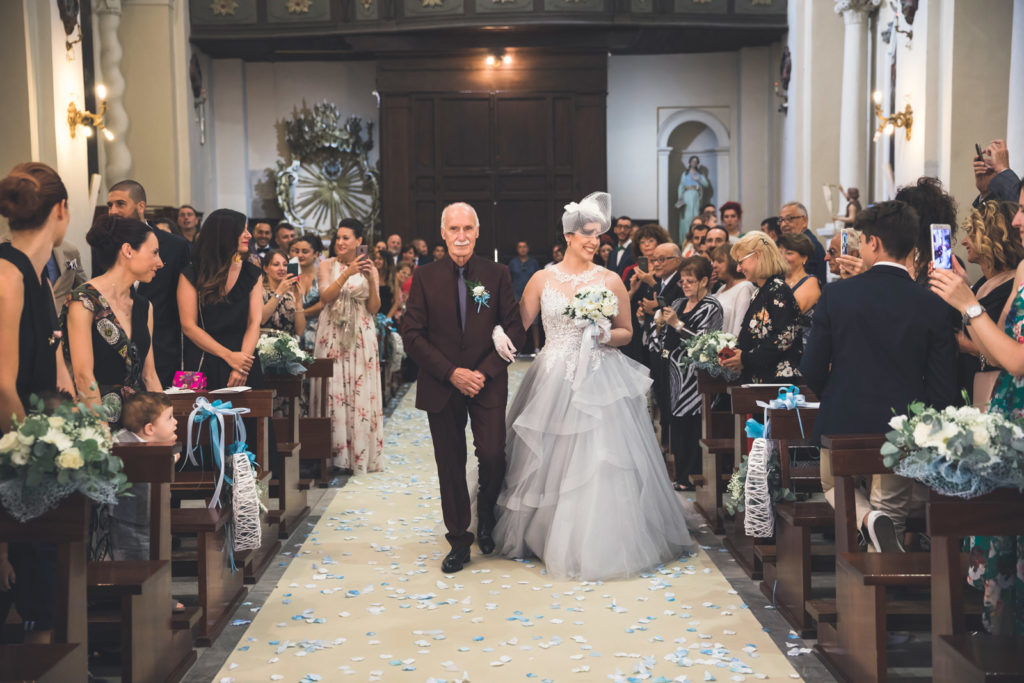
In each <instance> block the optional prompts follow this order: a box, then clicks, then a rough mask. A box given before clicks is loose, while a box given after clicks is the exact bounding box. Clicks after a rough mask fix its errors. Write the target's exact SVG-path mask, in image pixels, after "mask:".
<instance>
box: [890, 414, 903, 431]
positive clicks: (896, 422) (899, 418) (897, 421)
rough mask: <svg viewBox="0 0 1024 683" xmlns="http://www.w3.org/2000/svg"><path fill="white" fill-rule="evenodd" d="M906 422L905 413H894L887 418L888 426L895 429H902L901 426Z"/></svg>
mask: <svg viewBox="0 0 1024 683" xmlns="http://www.w3.org/2000/svg"><path fill="white" fill-rule="evenodd" d="M906 424H907V416H906V415H896V416H895V417H893V418H892V419H891V420H889V426H890V427H892V428H893V429H895V430H897V431H899V430H901V429H903V427H904V426H905V425H906Z"/></svg>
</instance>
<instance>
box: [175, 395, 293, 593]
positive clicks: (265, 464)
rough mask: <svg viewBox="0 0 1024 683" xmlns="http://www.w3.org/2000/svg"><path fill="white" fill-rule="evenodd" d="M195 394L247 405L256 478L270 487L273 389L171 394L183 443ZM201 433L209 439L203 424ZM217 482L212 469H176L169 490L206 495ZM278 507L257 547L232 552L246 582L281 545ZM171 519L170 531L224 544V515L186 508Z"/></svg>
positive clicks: (213, 544)
mask: <svg viewBox="0 0 1024 683" xmlns="http://www.w3.org/2000/svg"><path fill="white" fill-rule="evenodd" d="M197 395H203V396H206V398H207V399H208V400H209V401H210V402H213V401H214V400H216V399H221V400H222V401H230V402H231V405H232V406H234V407H236V408H238V407H246V408H249V409H250V412H249V414H248V415H246V416H245V418H253V419H255V420H256V421H257V429H256V435H255V439H254V438H253V435H252V434H248V435H247V437H248V439H249V441H250V443H249V446H250V448H251V450H252V452H253V453H254V454H255V455H256V463H257V465H258V467H257V470H258V471H257V475H256V476H257V478H258V480H259V481H261V482H263V486H264V490H266V491H269V489H270V480H271V478H272V473H271V471H270V466H269V454H268V432H269V430H268V424H269V420H270V418H271V416H272V414H273V395H274V392H273V391H270V390H267V389H261V390H249V391H243V392H238V393H229V394H210V393H202V394H194V393H190V394H172V395H171V403H172V405H173V408H174V416H175V417H176V418H177V419H178V439H179V440H180V441H182V443H185V442H187V439H188V436H187V430H188V417H189V415H190V414H191V412H192V407H193V404H194V403H195V400H196V397H197ZM232 424H233V423H231V420H225V428H226V429H227V430H229V434H231V433H233V431H232V430H233V426H232ZM193 431H194V430H193ZM202 435H203V438H204V439H208V438H209V429H208V428H204V429H203V430H202ZM216 483H217V479H216V473H215V472H213V471H212V470H204V471H186V472H180V471H179V472H177V473H176V474H175V480H174V483H173V484H172V485H171V491H172V492H173V493H174V494H175V495H176V496H180V497H192V498H203V499H206V498H208V496H209V495H210V494H211V493H212V492H213V490H214V489H215V487H216ZM263 502H264V505H267V507H268V508H269V504H268V503H269V501H268V499H267V498H264V500H263ZM280 508H281V506H280V504H279V505H278V509H277V510H270V511H269V512H268V513H267V514H266V515H264V516H263V517H262V522H263V529H262V536H263V543H262V545H261V546H260V547H259V548H258V549H257V550H247V551H244V552H242V553H236V554H235V563H236V566H239V567H243V568H244V573H245V582H246V583H256V581H258V580H259V577H260V576H262V575H263V572H264V571H266V568H267V567H268V566H269V565H270V562H271V560H273V558H274V555H275V554H276V553H277V551H278V550H280V548H281V543H280V541H278V540H277V539H278V536H279V535H280V527H281V518H282V517H283V514H284V513H283V511H282V510H281V509H280ZM171 520H172V531H173V533H176V534H177V533H184V534H196V533H203V534H207V535H210V536H211V537H210V538H207V539H206V540H205V543H203V544H201V545H203V546H205V547H206V548H207V549H210V550H212V549H213V548H215V547H223V545H224V544H223V543H222V542H219V541H217V540H216V538H215V537H216V536H217V535H218V534H223V531H222V528H223V526H224V522H225V521H226V519H224V520H221V519H219V517H217V516H212V517H211V516H209V515H207V516H197V515H195V514H193V513H191V512H190V511H188V510H175V511H174V512H172V514H171ZM176 521H178V522H180V524H176V523H175V522H176ZM202 585H203V583H202V581H200V587H202Z"/></svg>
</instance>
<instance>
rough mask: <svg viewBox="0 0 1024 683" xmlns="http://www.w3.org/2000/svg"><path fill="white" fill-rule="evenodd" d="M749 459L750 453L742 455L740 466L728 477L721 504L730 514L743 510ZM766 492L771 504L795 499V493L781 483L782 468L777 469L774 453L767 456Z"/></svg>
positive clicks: (744, 507)
mask: <svg viewBox="0 0 1024 683" xmlns="http://www.w3.org/2000/svg"><path fill="white" fill-rule="evenodd" d="M749 461H750V455H749V454H747V455H744V456H743V460H741V461H740V466H739V467H737V468H736V469H735V470H734V471H733V473H732V476H731V477H729V484H728V486H727V487H726V491H725V496H724V497H723V499H722V504H723V505H724V506H725V510H726V512H728V513H729V514H730V515H735V514H736V513H737V512H743V511H744V510H745V509H746V497H747V496H746V493H747V469H748V466H749ZM768 492H769V493H770V494H771V499H772V505H773V506H774V505H775V504H776V503H778V502H780V501H784V500H790V501H792V500H796V494H794V493H793V492H792V491H790V490H789V489H788V488H785V487H784V486H783V485H782V470H780V469H779V464H778V462H776V458H775V456H774V455H773V456H772V457H771V458H769V466H768Z"/></svg>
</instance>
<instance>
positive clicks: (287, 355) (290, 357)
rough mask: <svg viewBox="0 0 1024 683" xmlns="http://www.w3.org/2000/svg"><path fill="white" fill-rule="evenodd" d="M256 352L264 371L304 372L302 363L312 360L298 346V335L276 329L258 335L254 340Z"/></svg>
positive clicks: (293, 373)
mask: <svg viewBox="0 0 1024 683" xmlns="http://www.w3.org/2000/svg"><path fill="white" fill-rule="evenodd" d="M256 353H258V354H259V356H260V363H262V364H263V369H264V370H265V371H266V372H276V373H285V372H287V373H290V374H292V375H298V374H300V373H302V372H305V370H306V368H305V365H304V364H305V363H309V362H312V360H313V357H312V356H310V355H309V354H308V353H306V352H305V351H303V350H302V347H301V346H299V338H298V337H296V336H294V335H291V334H288V333H287V332H280V331H277V330H266V331H264V332H263V334H261V335H260V338H259V341H257V342H256Z"/></svg>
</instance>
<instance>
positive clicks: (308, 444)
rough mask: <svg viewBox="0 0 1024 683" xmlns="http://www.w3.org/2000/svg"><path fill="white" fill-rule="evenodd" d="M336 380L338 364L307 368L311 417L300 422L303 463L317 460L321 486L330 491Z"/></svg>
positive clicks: (324, 362)
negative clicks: (331, 398) (332, 388)
mask: <svg viewBox="0 0 1024 683" xmlns="http://www.w3.org/2000/svg"><path fill="white" fill-rule="evenodd" d="M333 376H334V361H333V360H332V359H330V358H317V359H315V360H314V361H313V362H312V363H310V364H309V365H307V366H306V377H308V378H309V415H308V416H302V417H300V418H299V433H300V434H301V435H302V455H301V457H302V459H303V460H315V461H316V463H317V468H318V470H319V472H320V474H319V477H318V479H317V482H318V483H317V485H318V486H320V487H321V488H326V487H327V486H329V485H330V482H331V478H332V476H331V466H332V459H333V458H334V453H333V451H332V449H331V444H332V433H333V427H332V425H331V413H330V403H329V402H328V395H329V392H330V383H331V378H332V377H333Z"/></svg>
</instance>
